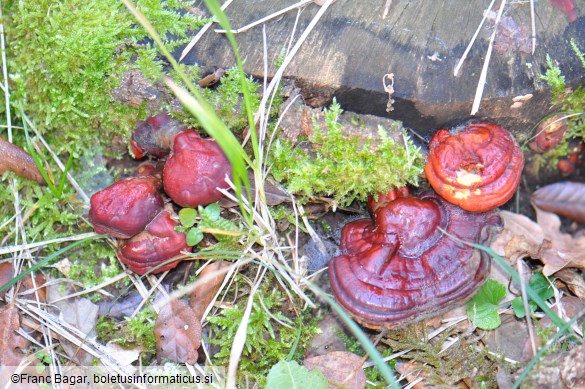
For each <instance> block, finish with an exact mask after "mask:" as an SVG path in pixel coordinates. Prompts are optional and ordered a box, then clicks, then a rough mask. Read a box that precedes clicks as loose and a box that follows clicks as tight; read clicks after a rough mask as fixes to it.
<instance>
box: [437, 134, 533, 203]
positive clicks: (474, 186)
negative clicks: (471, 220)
mask: <svg viewBox="0 0 585 389" xmlns="http://www.w3.org/2000/svg"><path fill="white" fill-rule="evenodd" d="M429 149H430V153H429V157H428V160H427V164H426V166H425V175H426V177H427V179H428V180H429V183H430V184H431V186H432V187H433V189H434V190H435V191H436V192H437V193H438V194H439V195H440V196H441V197H443V198H444V199H445V200H447V201H448V202H450V203H452V204H456V205H458V206H460V207H461V208H463V209H465V210H467V211H472V212H484V211H488V210H490V209H493V208H496V207H499V206H500V205H503V204H504V203H506V202H507V201H508V200H510V199H511V198H512V196H513V195H514V193H515V192H516V189H517V188H518V184H519V183H520V177H521V175H522V169H523V168H524V155H523V154H522V150H521V149H520V146H519V145H518V143H516V141H515V140H514V138H513V137H512V135H511V134H510V133H509V132H507V131H506V130H504V129H503V128H502V127H500V126H497V125H495V124H489V123H471V124H469V125H468V126H466V127H465V128H464V129H463V130H462V131H460V132H458V133H456V134H451V133H450V132H449V131H448V130H446V129H441V130H439V131H437V132H436V133H435V134H434V135H433V137H432V139H431V141H430V143H429Z"/></svg>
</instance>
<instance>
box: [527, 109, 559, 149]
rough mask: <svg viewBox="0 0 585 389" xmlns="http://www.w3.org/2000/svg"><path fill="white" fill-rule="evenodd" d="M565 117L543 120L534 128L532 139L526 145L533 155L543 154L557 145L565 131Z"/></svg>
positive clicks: (555, 116)
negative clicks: (534, 132) (534, 133)
mask: <svg viewBox="0 0 585 389" xmlns="http://www.w3.org/2000/svg"><path fill="white" fill-rule="evenodd" d="M565 116H566V115H562V114H558V115H553V116H551V117H550V118H548V119H546V120H544V121H543V122H542V123H540V125H539V126H538V127H537V128H536V135H535V136H534V139H532V140H531V141H530V143H528V147H530V149H531V150H532V151H534V152H535V153H544V152H547V151H549V150H550V149H552V148H554V147H555V146H556V145H558V144H559V143H560V142H561V141H562V140H563V137H564V136H565V132H566V130H567V120H566V119H565Z"/></svg>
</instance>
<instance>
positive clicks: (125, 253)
mask: <svg viewBox="0 0 585 389" xmlns="http://www.w3.org/2000/svg"><path fill="white" fill-rule="evenodd" d="M176 219H177V216H176V215H175V213H174V212H173V210H172V208H170V207H169V208H167V209H164V210H163V211H161V212H160V213H159V214H158V215H156V216H155V218H154V219H153V220H152V221H151V222H150V223H149V224H148V225H147V226H146V228H145V229H144V231H142V232H141V233H139V234H138V235H136V236H134V237H132V238H131V239H130V240H128V241H126V242H124V243H123V244H122V245H121V246H120V248H119V249H118V258H120V261H122V262H124V263H125V264H126V265H128V267H129V268H130V270H132V271H133V272H135V273H137V274H140V275H142V274H145V273H146V272H148V271H149V270H152V271H151V274H156V273H161V272H164V271H167V270H171V269H173V268H175V267H176V266H177V265H178V264H179V262H180V260H177V261H171V262H169V263H165V262H167V261H169V260H170V259H172V258H174V257H176V256H178V255H180V254H181V252H182V251H191V247H190V246H188V245H187V240H186V237H185V234H184V233H183V232H178V231H175V227H177V226H179V225H180V224H179V222H177V220H176Z"/></svg>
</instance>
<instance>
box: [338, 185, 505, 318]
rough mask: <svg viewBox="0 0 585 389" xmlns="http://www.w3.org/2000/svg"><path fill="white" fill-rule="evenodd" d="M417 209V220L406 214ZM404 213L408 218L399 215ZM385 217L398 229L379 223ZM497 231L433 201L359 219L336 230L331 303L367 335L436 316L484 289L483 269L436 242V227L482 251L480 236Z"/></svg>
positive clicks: (485, 219)
mask: <svg viewBox="0 0 585 389" xmlns="http://www.w3.org/2000/svg"><path fill="white" fill-rule="evenodd" d="M417 205H420V206H423V207H424V208H426V209H427V212H425V216H420V215H416V214H415V213H414V212H412V211H413V210H414V209H415V207H416V206H417ZM406 208H409V209H410V210H408V211H407V212H404V210H405V209H406ZM429 210H431V211H430V212H429ZM397 215H398V216H397ZM392 216H394V217H396V220H400V219H403V220H402V221H403V223H401V224H400V223H387V222H386V221H387V219H388V218H389V217H392ZM382 219H386V220H382ZM409 223H410V224H411V225H409ZM500 224H501V222H500V219H499V217H498V216H497V215H496V214H495V213H493V212H489V213H472V212H467V211H464V210H462V209H460V208H458V207H456V206H454V205H452V204H449V203H447V202H445V201H443V200H442V199H441V198H439V197H438V196H436V195H435V194H428V195H424V196H422V197H421V198H413V197H410V198H399V199H396V200H394V201H392V202H389V203H388V204H387V205H385V206H384V207H381V208H379V209H378V210H377V211H376V213H375V222H373V221H371V220H369V219H362V220H358V221H355V222H353V223H350V224H348V225H346V226H345V227H344V229H343V233H342V245H341V249H342V251H343V252H344V255H340V256H338V257H335V258H333V259H332V260H331V261H330V263H329V276H330V279H331V286H332V288H333V292H334V294H335V297H336V298H337V300H338V301H339V302H340V304H341V305H342V306H343V307H344V308H345V309H346V310H347V311H348V313H349V314H350V315H351V316H353V317H354V318H355V319H356V320H357V321H358V322H360V323H361V324H363V325H365V326H367V327H369V328H375V329H378V328H396V327H401V326H404V325H406V324H409V323H411V322H415V321H418V320H420V319H423V318H425V317H429V316H433V315H436V314H439V313H441V312H442V311H444V310H446V309H449V308H451V307H453V306H454V305H456V304H459V303H462V302H463V301H465V300H466V299H468V298H470V297H471V296H472V294H473V293H474V292H475V291H476V290H477V289H478V288H479V287H480V286H481V285H482V284H483V282H484V281H485V279H486V277H487V275H488V273H489V263H490V262H489V257H487V256H486V255H484V254H483V253H481V252H480V251H478V250H475V249H474V248H472V247H470V246H467V245H464V244H462V243H459V242H457V241H455V240H453V239H451V238H450V237H448V236H446V235H443V234H442V233H440V232H439V236H438V239H437V235H436V233H437V232H438V230H437V227H438V226H441V227H442V228H443V229H444V230H446V231H447V232H448V233H449V234H451V235H453V236H456V237H458V238H460V239H462V240H464V241H467V242H473V243H482V242H484V241H485V240H486V238H487V236H488V235H489V234H487V233H486V230H487V229H489V228H490V227H493V226H498V225H500ZM382 225H384V226H385V227H384V228H380V226H382ZM418 239H421V240H422V241H418ZM412 240H417V241H414V242H413V241H412ZM426 240H428V241H432V242H433V244H432V245H429V244H427V242H426ZM404 248H406V250H405V249H404Z"/></svg>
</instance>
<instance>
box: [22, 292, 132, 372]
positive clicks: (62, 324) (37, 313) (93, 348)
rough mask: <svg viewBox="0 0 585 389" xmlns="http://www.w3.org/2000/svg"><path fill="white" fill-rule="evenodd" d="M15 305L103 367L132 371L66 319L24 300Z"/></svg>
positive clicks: (119, 370)
mask: <svg viewBox="0 0 585 389" xmlns="http://www.w3.org/2000/svg"><path fill="white" fill-rule="evenodd" d="M16 305H17V307H18V308H19V310H20V311H22V312H24V313H26V314H28V315H30V316H31V317H32V318H33V319H34V320H36V321H38V322H39V323H42V324H43V325H44V326H46V327H48V328H50V329H51V330H52V331H54V332H55V333H57V334H59V335H61V336H62V337H63V338H65V339H67V340H68V341H70V342H71V343H73V344H74V345H76V346H77V347H79V348H81V349H83V350H85V351H87V352H88V353H89V354H91V355H93V356H94V357H95V358H98V359H99V360H100V361H101V362H102V363H103V365H104V366H105V367H107V368H109V369H111V370H112V371H114V372H116V373H118V374H121V375H129V374H132V373H133V372H134V368H133V367H131V366H126V365H124V363H122V362H120V361H118V360H117V359H116V357H115V356H114V355H112V354H111V353H108V351H107V350H106V348H105V347H104V346H103V345H101V344H99V343H97V342H96V341H95V340H94V339H92V338H87V337H86V335H85V334H84V333H83V332H81V331H79V330H78V329H77V328H75V327H73V326H72V325H71V324H69V323H67V322H66V321H64V320H61V319H60V318H58V317H56V316H55V315H53V314H50V313H48V312H45V311H44V310H42V309H40V308H38V307H36V306H34V305H31V304H26V302H22V303H20V302H19V301H17V304H16Z"/></svg>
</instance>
